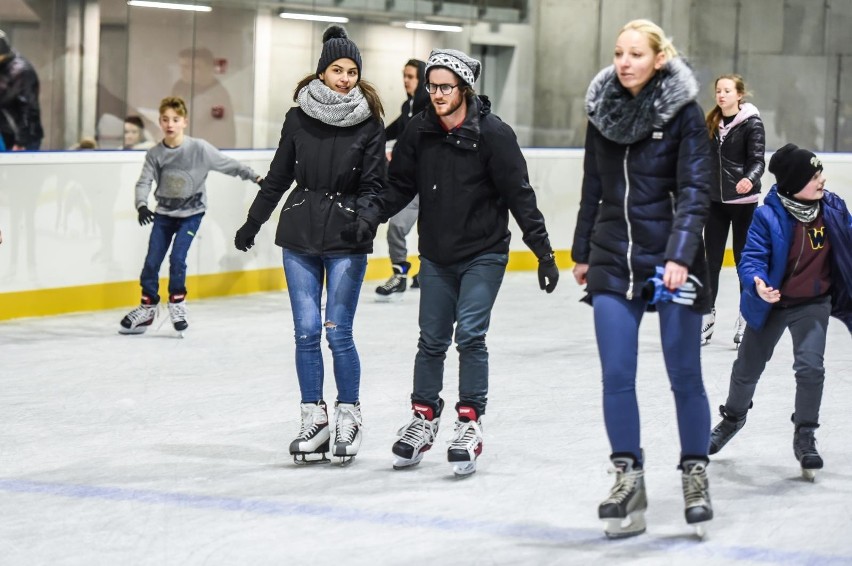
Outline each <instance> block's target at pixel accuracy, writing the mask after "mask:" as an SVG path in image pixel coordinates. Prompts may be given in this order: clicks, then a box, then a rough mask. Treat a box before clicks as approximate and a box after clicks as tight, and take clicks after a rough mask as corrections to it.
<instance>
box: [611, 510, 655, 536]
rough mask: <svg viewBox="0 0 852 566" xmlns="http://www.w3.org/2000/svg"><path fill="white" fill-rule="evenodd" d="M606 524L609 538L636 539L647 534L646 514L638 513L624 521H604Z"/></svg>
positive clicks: (630, 515) (632, 514)
mask: <svg viewBox="0 0 852 566" xmlns="http://www.w3.org/2000/svg"><path fill="white" fill-rule="evenodd" d="M604 523H606V526H605V527H604V533H605V534H606V536H607V538H627V537H635V536H637V535H641V534H642V533H644V532H645V529H646V524H645V512H644V511H636V512H633V513H631V514H629V515H628V516H627V517H625V518H624V519H604Z"/></svg>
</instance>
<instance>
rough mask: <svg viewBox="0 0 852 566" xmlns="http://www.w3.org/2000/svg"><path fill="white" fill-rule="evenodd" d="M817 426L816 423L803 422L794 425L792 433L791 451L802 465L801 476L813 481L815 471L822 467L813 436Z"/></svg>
mask: <svg viewBox="0 0 852 566" xmlns="http://www.w3.org/2000/svg"><path fill="white" fill-rule="evenodd" d="M818 428H819V425H818V424H815V423H803V424H798V425H796V432H794V433H793V453H794V454H795V455H796V460H798V461H799V465H801V466H802V477H803V478H805V479H806V480H810V481H814V479H815V478H816V471H817V470H821V469H822V457H821V456H820V455H819V452H817V449H816V437H815V436H814V432H815V431H816V429H818Z"/></svg>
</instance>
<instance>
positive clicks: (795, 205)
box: [778, 193, 819, 224]
mask: <svg viewBox="0 0 852 566" xmlns="http://www.w3.org/2000/svg"><path fill="white" fill-rule="evenodd" d="M778 198H779V199H781V205H782V206H783V207H784V210H786V211H787V212H789V213H790V215H791V216H792V217H793V218H795V219H796V220H798V221H799V222H803V223H805V224H810V223H811V222H813V221H814V220H816V217H817V216H818V215H819V201H818V200H814V201H810V202H801V201H798V200H794V199H791V198H788V197H785V196H784V195H782V194H781V193H778Z"/></svg>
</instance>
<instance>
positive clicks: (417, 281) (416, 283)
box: [411, 273, 420, 289]
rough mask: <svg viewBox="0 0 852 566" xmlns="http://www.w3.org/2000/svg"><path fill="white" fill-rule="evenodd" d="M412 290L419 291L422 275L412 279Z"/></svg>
mask: <svg viewBox="0 0 852 566" xmlns="http://www.w3.org/2000/svg"><path fill="white" fill-rule="evenodd" d="M411 288H412V289H419V288H420V274H419V273H418V274H417V275H415V276H414V277H412V278H411Z"/></svg>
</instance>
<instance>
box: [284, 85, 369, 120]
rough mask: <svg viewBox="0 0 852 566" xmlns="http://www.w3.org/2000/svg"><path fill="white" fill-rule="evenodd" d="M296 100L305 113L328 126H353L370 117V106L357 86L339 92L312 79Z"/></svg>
mask: <svg viewBox="0 0 852 566" xmlns="http://www.w3.org/2000/svg"><path fill="white" fill-rule="evenodd" d="M298 100H299V106H300V107H301V108H302V110H304V111H305V114H307V115H308V116H310V117H311V118H316V119H317V120H319V121H321V122H323V123H325V124H328V125H330V126H341V127H346V126H354V125H355V124H360V123H361V122H363V121H364V120H366V119H367V118H369V117H370V106H369V104H367V99H366V98H365V97H364V93H363V92H361V88H360V87H358V86H356V87H355V88H353V89H352V90H350V91H349V92H348V93H347V94H340V93H339V92H336V91H333V90H331V89H330V88H328V87H327V86H326V85H325V84H324V83H323V82H322V81H321V80H319V79H314V80H312V81H311V82H309V83H308V84H307V86H305V87H304V88H302V90H300V91H299V96H298Z"/></svg>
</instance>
